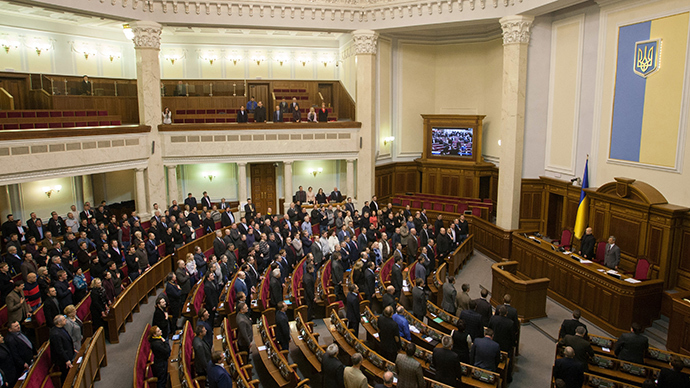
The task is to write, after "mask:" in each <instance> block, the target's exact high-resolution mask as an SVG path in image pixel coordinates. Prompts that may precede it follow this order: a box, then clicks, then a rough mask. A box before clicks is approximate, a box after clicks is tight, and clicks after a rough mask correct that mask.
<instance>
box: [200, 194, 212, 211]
mask: <svg viewBox="0 0 690 388" xmlns="http://www.w3.org/2000/svg"><path fill="white" fill-rule="evenodd" d="M201 206H202V207H204V206H206V208H207V209H211V208H212V207H213V206H212V205H211V197H209V196H208V193H207V192H206V191H204V193H203V195H202V197H201Z"/></svg>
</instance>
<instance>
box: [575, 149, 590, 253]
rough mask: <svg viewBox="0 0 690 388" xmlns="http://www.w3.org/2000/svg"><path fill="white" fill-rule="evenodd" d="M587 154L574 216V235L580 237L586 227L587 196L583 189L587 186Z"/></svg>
mask: <svg viewBox="0 0 690 388" xmlns="http://www.w3.org/2000/svg"><path fill="white" fill-rule="evenodd" d="M588 165H589V156H588V157H587V161H586V162H585V172H584V174H582V189H581V191H580V204H579V205H578V206H577V218H575V237H577V239H578V240H579V239H582V235H583V234H585V228H586V227H587V213H588V212H589V198H588V197H587V194H586V193H585V189H586V188H588V187H589V177H588V175H589V174H588V173H587V171H588Z"/></svg>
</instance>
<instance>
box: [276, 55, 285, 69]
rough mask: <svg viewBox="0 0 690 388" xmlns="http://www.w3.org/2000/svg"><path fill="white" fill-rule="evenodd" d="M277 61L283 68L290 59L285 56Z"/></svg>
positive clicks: (277, 58) (281, 56) (279, 57)
mask: <svg viewBox="0 0 690 388" xmlns="http://www.w3.org/2000/svg"><path fill="white" fill-rule="evenodd" d="M276 61H277V62H278V63H280V66H283V63H285V62H287V61H288V58H287V57H286V56H285V55H278V56H277V57H276Z"/></svg>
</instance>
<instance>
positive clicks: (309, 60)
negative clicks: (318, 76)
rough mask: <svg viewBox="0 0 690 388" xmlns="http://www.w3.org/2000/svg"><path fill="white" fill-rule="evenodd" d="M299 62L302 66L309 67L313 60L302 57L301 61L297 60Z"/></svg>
mask: <svg viewBox="0 0 690 388" xmlns="http://www.w3.org/2000/svg"><path fill="white" fill-rule="evenodd" d="M297 61H299V62H300V63H301V64H302V66H307V63H309V62H311V59H309V58H308V57H300V58H299V59H297Z"/></svg>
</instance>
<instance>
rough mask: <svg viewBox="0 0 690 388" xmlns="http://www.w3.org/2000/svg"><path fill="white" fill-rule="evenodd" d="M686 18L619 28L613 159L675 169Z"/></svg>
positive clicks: (661, 20) (685, 41)
mask: <svg viewBox="0 0 690 388" xmlns="http://www.w3.org/2000/svg"><path fill="white" fill-rule="evenodd" d="M688 15H689V13H688V12H685V13H682V14H677V15H672V16H668V17H663V18H659V19H653V20H650V21H646V22H642V23H636V24H631V25H627V26H623V27H620V29H619V34H618V62H617V65H616V85H615V96H614V104H613V120H612V126H611V148H610V150H609V157H610V158H611V159H618V160H623V161H629V162H637V163H643V164H648V165H655V166H663V167H671V168H673V167H675V166H676V154H677V150H678V134H679V130H680V122H681V103H682V96H683V84H684V75H685V66H686V63H685V59H686V55H687V49H688Z"/></svg>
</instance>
